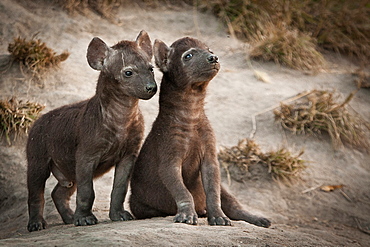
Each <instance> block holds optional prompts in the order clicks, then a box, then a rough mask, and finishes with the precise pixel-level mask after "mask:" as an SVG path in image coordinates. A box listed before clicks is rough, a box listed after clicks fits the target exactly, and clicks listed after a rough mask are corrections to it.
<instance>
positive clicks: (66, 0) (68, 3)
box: [54, 0, 129, 19]
mask: <svg viewBox="0 0 370 247" xmlns="http://www.w3.org/2000/svg"><path fill="white" fill-rule="evenodd" d="M54 1H55V2H57V3H58V4H59V5H60V6H62V8H64V9H66V10H67V11H68V12H70V13H74V12H82V13H86V10H87V9H90V10H92V11H94V12H96V13H98V14H99V15H101V16H103V17H105V18H107V19H112V18H113V17H114V15H115V14H116V12H117V9H118V7H120V6H121V5H122V4H123V3H124V2H126V3H127V2H129V1H127V0H126V1H125V0H54Z"/></svg>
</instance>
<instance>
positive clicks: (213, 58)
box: [207, 54, 218, 63]
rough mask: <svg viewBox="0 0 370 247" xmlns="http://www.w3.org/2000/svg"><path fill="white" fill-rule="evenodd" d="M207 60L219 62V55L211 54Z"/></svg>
mask: <svg viewBox="0 0 370 247" xmlns="http://www.w3.org/2000/svg"><path fill="white" fill-rule="evenodd" d="M207 61H208V62H209V63H218V56H216V55H214V54H210V55H209V56H208V57H207Z"/></svg>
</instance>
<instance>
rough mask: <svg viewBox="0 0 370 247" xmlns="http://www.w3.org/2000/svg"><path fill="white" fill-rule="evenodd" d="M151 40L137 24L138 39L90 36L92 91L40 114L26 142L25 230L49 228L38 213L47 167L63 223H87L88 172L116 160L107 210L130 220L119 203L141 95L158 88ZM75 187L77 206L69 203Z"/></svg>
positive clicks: (134, 151)
mask: <svg viewBox="0 0 370 247" xmlns="http://www.w3.org/2000/svg"><path fill="white" fill-rule="evenodd" d="M151 58H152V46H151V41H150V38H149V36H148V34H147V33H146V32H145V31H142V32H141V33H140V34H139V35H138V37H137V39H136V41H121V42H119V43H118V44H116V45H115V46H112V47H108V46H107V45H106V44H105V43H104V42H103V41H102V40H101V39H99V38H94V39H93V40H92V41H91V42H90V45H89V47H88V51H87V60H88V62H89V65H90V66H91V67H92V68H93V69H95V70H99V71H100V75H99V79H98V83H97V87H96V94H95V95H94V96H93V97H92V98H91V99H89V100H86V101H82V102H79V103H76V104H72V105H66V106H63V107H60V108H58V109H55V110H52V111H50V112H48V113H46V114H45V115H43V116H42V117H41V118H40V119H39V120H37V121H36V122H35V124H34V126H33V127H32V129H31V131H30V134H29V138H28V143H27V161H28V171H27V186H28V194H29V196H28V209H29V222H28V230H29V231H36V230H41V229H43V228H45V227H46V222H45V220H44V218H43V208H44V189H45V182H46V180H47V178H48V177H49V176H50V173H53V175H54V176H55V177H56V178H57V180H58V184H57V185H56V186H55V188H54V190H53V192H52V198H53V201H54V203H55V206H56V208H57V210H58V212H59V214H60V215H61V217H62V219H63V221H64V223H66V224H70V223H74V224H75V225H92V224H96V223H97V222H98V221H97V219H96V217H95V216H94V215H93V213H92V205H93V201H94V198H95V194H94V190H93V179H94V178H96V177H98V176H101V175H102V174H104V173H105V172H107V171H109V170H110V169H111V168H112V167H113V166H114V167H115V175H114V184H113V189H112V193H111V203H110V211H109V217H110V218H111V220H129V219H132V216H131V214H130V213H129V212H127V211H125V210H124V208H123V202H124V199H125V195H126V192H127V186H128V179H129V176H130V174H131V168H132V166H133V164H134V162H135V160H136V157H137V155H138V152H139V147H140V144H141V141H142V138H143V133H144V123H143V117H142V115H141V112H140V110H139V106H138V101H139V99H150V98H151V97H152V96H153V95H154V94H155V92H156V89H157V87H156V83H155V80H154V75H153V66H152V65H151V64H150V61H151ZM76 190H77V197H76V199H77V207H76V210H75V212H73V211H72V209H71V208H70V206H69V201H70V197H71V195H72V194H73V193H74V192H75V191H76Z"/></svg>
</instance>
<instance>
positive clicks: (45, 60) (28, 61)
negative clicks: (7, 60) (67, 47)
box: [8, 37, 69, 79]
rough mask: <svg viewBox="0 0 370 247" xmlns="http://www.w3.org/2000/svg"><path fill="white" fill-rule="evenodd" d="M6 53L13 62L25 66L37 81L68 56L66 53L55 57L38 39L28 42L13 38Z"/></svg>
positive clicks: (54, 53)
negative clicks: (10, 56)
mask: <svg viewBox="0 0 370 247" xmlns="http://www.w3.org/2000/svg"><path fill="white" fill-rule="evenodd" d="M8 51H9V52H10V53H11V55H12V58H13V59H14V61H18V62H19V63H20V64H21V65H24V66H26V68H27V69H28V70H29V71H30V72H31V73H32V75H33V76H34V77H36V78H37V79H41V78H42V77H43V76H44V74H45V73H46V71H48V69H50V68H52V67H57V66H58V65H59V64H60V63H61V62H62V61H65V60H66V59H67V58H68V56H69V53H68V52H63V53H61V54H59V55H57V54H56V52H54V51H53V50H52V49H51V48H49V47H47V46H46V44H45V43H44V42H42V41H41V40H40V39H34V38H32V39H30V40H26V39H22V38H20V37H18V38H14V42H13V43H10V44H9V46H8Z"/></svg>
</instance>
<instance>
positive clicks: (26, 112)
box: [0, 97, 45, 145]
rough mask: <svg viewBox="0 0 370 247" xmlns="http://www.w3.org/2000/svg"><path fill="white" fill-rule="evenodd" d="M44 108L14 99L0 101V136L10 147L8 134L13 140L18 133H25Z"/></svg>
mask: <svg viewBox="0 0 370 247" xmlns="http://www.w3.org/2000/svg"><path fill="white" fill-rule="evenodd" d="M44 108H45V106H43V105H40V104H38V103H34V102H30V101H27V102H25V103H24V102H22V100H20V101H18V100H17V99H16V98H15V97H12V98H11V99H10V100H0V135H4V134H5V137H6V140H7V142H8V144H9V145H11V141H10V134H11V133H14V134H15V135H14V139H15V138H16V137H17V135H18V134H19V133H21V132H22V131H24V132H25V133H27V131H28V129H29V128H30V126H31V125H32V124H33V122H34V121H35V120H36V119H37V118H38V116H39V114H40V112H41V111H42V110H43V109H44Z"/></svg>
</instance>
